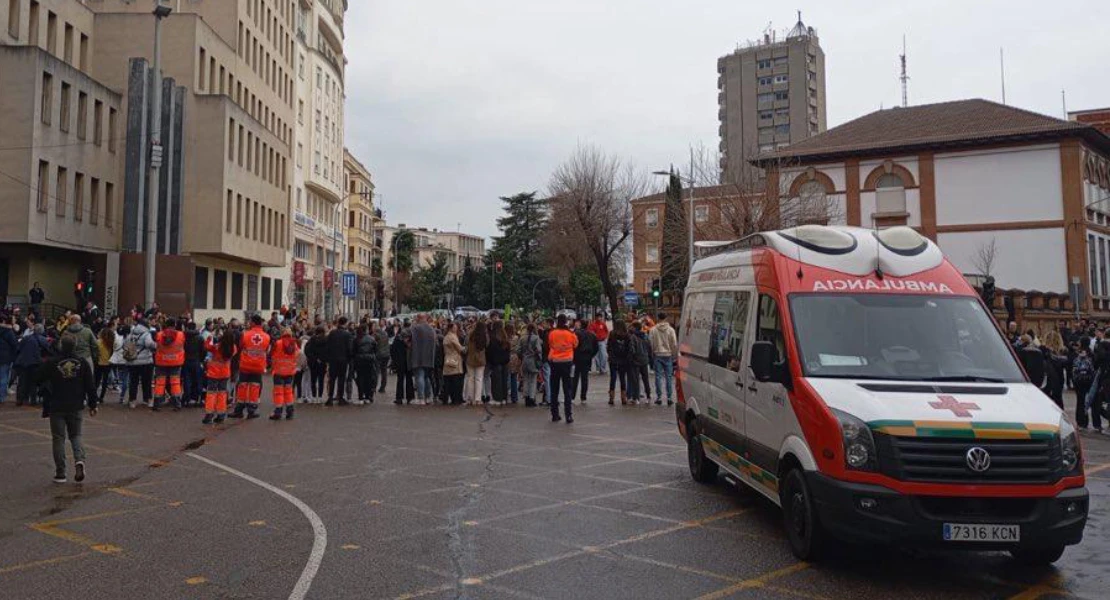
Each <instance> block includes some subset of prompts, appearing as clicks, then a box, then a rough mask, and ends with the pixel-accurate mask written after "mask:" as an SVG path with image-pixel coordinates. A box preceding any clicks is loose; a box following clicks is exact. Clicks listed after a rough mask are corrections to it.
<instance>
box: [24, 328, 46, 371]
mask: <svg viewBox="0 0 1110 600" xmlns="http://www.w3.org/2000/svg"><path fill="white" fill-rule="evenodd" d="M49 350H50V341H49V340H47V339H46V336H45V335H42V334H40V333H32V334H30V335H28V336H25V337H24V338H23V339H21V340H19V352H18V353H17V354H16V356H15V365H16V366H17V367H29V366H31V365H40V364H42V355H43V353H45V352H48V351H49Z"/></svg>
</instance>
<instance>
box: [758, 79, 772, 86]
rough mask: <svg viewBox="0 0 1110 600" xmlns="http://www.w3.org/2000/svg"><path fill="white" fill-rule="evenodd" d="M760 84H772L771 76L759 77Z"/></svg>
mask: <svg viewBox="0 0 1110 600" xmlns="http://www.w3.org/2000/svg"><path fill="white" fill-rule="evenodd" d="M759 85H771V78H770V77H760V78H759Z"/></svg>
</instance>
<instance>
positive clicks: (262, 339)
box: [231, 315, 270, 419]
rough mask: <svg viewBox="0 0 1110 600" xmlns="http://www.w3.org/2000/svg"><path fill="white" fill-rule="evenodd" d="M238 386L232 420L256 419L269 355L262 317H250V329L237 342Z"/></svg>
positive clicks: (268, 337) (266, 334) (267, 337)
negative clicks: (244, 415)
mask: <svg viewBox="0 0 1110 600" xmlns="http://www.w3.org/2000/svg"><path fill="white" fill-rule="evenodd" d="M239 346H240V348H239V385H237V386H235V412H234V413H233V414H232V415H231V418H232V419H242V418H243V412H244V411H246V413H247V415H246V417H247V418H248V419H257V418H258V416H259V415H258V400H259V399H260V398H261V397H262V376H263V375H264V374H265V373H266V359H267V357H269V354H270V334H268V333H266V331H265V330H264V329H262V316H261V315H253V316H251V327H250V329H248V330H246V331H244V332H243V336H242V338H240V341H239Z"/></svg>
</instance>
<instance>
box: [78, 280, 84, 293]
mask: <svg viewBox="0 0 1110 600" xmlns="http://www.w3.org/2000/svg"><path fill="white" fill-rule="evenodd" d="M77 291H78V292H83V291H85V282H83V281H78V282H77Z"/></svg>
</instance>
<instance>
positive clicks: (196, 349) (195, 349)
mask: <svg viewBox="0 0 1110 600" xmlns="http://www.w3.org/2000/svg"><path fill="white" fill-rule="evenodd" d="M204 354H205V352H204V340H202V339H200V332H198V331H186V332H185V362H187V363H195V364H200V361H202V360H204Z"/></svg>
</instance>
